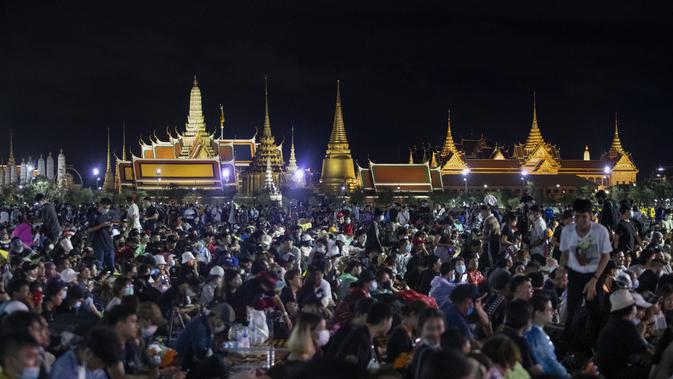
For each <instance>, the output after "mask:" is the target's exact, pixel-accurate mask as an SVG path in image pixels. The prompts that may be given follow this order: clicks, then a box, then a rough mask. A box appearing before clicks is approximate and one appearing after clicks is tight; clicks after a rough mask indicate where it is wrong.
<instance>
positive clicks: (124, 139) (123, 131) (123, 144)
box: [122, 121, 126, 161]
mask: <svg viewBox="0 0 673 379" xmlns="http://www.w3.org/2000/svg"><path fill="white" fill-rule="evenodd" d="M122 160H123V161H125V160H126V121H122Z"/></svg>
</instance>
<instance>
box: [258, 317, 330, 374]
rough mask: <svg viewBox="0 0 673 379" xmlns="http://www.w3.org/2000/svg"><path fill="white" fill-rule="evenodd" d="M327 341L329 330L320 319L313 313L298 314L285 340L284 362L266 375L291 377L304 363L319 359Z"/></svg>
mask: <svg viewBox="0 0 673 379" xmlns="http://www.w3.org/2000/svg"><path fill="white" fill-rule="evenodd" d="M329 339H330V334H329V330H327V328H326V324H325V320H324V319H323V318H322V317H320V316H319V315H316V314H313V313H300V314H299V316H298V317H297V320H296V323H295V325H294V328H293V329H292V333H290V338H289V339H288V340H287V349H288V350H289V351H290V353H289V354H288V356H287V360H286V362H284V363H281V364H278V365H275V366H274V367H272V368H271V369H270V370H269V371H268V373H267V375H268V376H270V377H271V378H272V379H282V378H287V377H290V376H292V375H291V373H293V372H295V371H296V370H298V367H299V366H301V365H303V364H304V363H305V362H308V361H310V360H312V359H318V358H320V357H321V356H322V355H323V354H322V350H321V349H322V348H323V347H324V346H325V345H327V343H328V342H329Z"/></svg>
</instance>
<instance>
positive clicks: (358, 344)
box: [336, 326, 375, 369]
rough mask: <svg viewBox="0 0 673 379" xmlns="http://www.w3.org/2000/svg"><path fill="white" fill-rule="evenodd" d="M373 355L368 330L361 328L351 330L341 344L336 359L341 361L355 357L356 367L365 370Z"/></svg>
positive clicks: (364, 327)
mask: <svg viewBox="0 0 673 379" xmlns="http://www.w3.org/2000/svg"><path fill="white" fill-rule="evenodd" d="M374 354H375V353H374V351H373V349H372V340H371V335H370V334H369V328H367V327H366V326H361V327H359V328H357V329H355V330H353V331H352V332H351V333H350V334H349V335H348V337H346V339H345V340H344V341H343V342H342V343H341V346H339V350H338V351H337V355H336V359H339V360H343V359H346V357H349V356H352V357H355V359H356V361H357V362H356V365H357V366H359V367H360V368H363V369H366V368H367V366H368V365H369V362H370V361H371V360H372V357H374Z"/></svg>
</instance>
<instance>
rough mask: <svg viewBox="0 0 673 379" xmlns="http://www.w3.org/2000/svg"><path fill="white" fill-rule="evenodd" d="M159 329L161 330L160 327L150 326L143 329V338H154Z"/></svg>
mask: <svg viewBox="0 0 673 379" xmlns="http://www.w3.org/2000/svg"><path fill="white" fill-rule="evenodd" d="M157 329H159V327H158V326H156V325H150V326H148V327H146V328H142V329H141V333H142V334H143V337H145V338H147V337H151V336H153V335H154V333H156V332H157Z"/></svg>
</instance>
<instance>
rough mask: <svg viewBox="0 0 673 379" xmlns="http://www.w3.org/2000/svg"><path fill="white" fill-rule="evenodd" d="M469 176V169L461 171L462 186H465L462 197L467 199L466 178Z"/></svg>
mask: <svg viewBox="0 0 673 379" xmlns="http://www.w3.org/2000/svg"><path fill="white" fill-rule="evenodd" d="M468 175H470V169H469V168H466V169H463V184H464V185H465V191H464V195H465V196H466V197H467V176H468Z"/></svg>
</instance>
